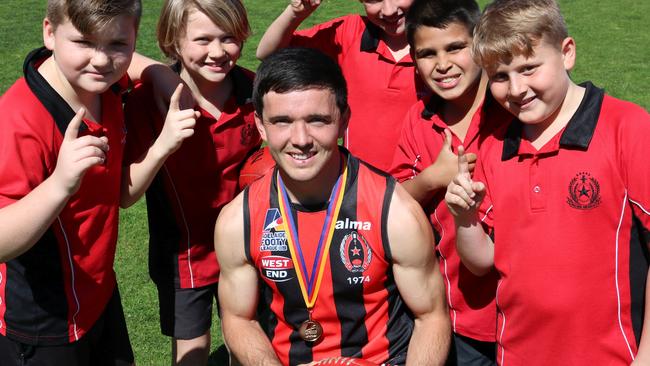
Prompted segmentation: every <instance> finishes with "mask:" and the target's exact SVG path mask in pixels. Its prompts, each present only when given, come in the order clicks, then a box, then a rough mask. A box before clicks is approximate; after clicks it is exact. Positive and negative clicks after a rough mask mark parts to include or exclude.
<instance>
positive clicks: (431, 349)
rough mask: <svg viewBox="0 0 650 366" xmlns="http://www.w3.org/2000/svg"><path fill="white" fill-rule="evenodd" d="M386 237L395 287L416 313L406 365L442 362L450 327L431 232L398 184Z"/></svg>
mask: <svg viewBox="0 0 650 366" xmlns="http://www.w3.org/2000/svg"><path fill="white" fill-rule="evenodd" d="M388 238H389V241H390V248H391V252H392V257H393V273H394V275H395V282H396V284H397V288H398V289H399V292H400V295H401V296H402V298H403V299H404V302H405V303H406V305H407V306H408V307H409V309H410V310H411V311H412V312H413V315H414V316H415V328H414V329H413V335H412V336H411V341H410V343H409V347H408V354H407V359H406V364H407V365H443V364H444V363H445V360H446V359H447V354H448V352H449V344H450V337H451V326H450V322H449V312H448V309H447V303H446V300H445V290H444V284H443V282H442V276H441V274H440V271H439V270H438V263H437V260H436V258H435V254H434V249H433V248H434V242H433V234H432V232H431V226H430V225H429V222H428V221H427V218H426V216H425V215H424V212H422V209H421V208H420V206H419V205H418V203H417V202H416V201H415V200H413V199H412V198H411V197H410V196H409V194H408V193H407V192H406V191H405V190H404V189H403V188H402V187H400V186H397V187H396V188H395V193H394V194H393V198H392V202H391V206H390V211H389V213H388Z"/></svg>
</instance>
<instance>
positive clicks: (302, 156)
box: [291, 154, 311, 160]
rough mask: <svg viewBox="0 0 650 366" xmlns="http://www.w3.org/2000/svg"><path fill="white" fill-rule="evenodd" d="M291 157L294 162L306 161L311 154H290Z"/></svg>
mask: <svg viewBox="0 0 650 366" xmlns="http://www.w3.org/2000/svg"><path fill="white" fill-rule="evenodd" d="M291 157H292V158H294V159H296V160H307V159H309V158H310V157H311V154H291Z"/></svg>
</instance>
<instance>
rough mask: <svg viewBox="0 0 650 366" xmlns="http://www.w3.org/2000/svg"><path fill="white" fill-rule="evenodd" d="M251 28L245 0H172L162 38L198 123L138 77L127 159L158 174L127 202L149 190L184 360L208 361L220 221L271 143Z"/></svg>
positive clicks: (161, 274)
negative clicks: (262, 127) (244, 174)
mask: <svg viewBox="0 0 650 366" xmlns="http://www.w3.org/2000/svg"><path fill="white" fill-rule="evenodd" d="M249 33H250V28H249V25H248V19H247V16H246V9H245V8H244V6H243V4H242V3H241V2H240V1H239V0H175V1H171V0H168V1H165V3H164V4H163V8H162V12H161V14H160V18H159V23H158V43H159V45H160V48H161V49H162V51H163V52H164V53H165V55H166V56H167V57H169V58H170V59H172V60H174V62H175V63H174V65H172V69H174V70H176V71H177V72H178V74H179V75H180V77H181V79H182V80H183V81H184V82H185V84H186V85H187V86H188V89H189V90H190V91H191V92H192V95H193V97H194V100H195V101H196V105H195V107H194V108H195V109H196V110H197V111H198V112H196V113H197V118H196V124H193V123H192V124H190V123H187V124H186V125H185V126H182V125H180V124H176V125H170V124H168V123H167V122H165V116H164V115H161V114H160V113H158V112H157V108H156V103H155V101H154V97H153V90H152V87H151V86H150V85H138V86H137V87H136V88H135V90H134V91H133V92H132V93H131V94H130V95H129V98H128V99H127V103H126V106H125V115H126V124H127V127H128V131H129V135H128V139H127V146H126V156H127V157H126V159H125V161H126V162H127V163H131V162H135V163H134V164H131V165H130V166H129V167H128V169H129V170H130V171H131V174H130V175H131V176H134V175H136V174H134V173H136V172H138V174H137V175H140V174H142V172H146V176H147V177H150V178H152V180H143V179H137V180H131V181H130V182H125V186H124V190H123V192H124V193H125V202H124V204H125V205H127V206H128V205H130V204H132V203H134V202H136V201H137V200H138V198H140V197H141V195H142V194H143V193H144V191H145V190H146V192H147V212H148V216H149V234H150V235H149V236H150V240H149V273H150V275H151V278H152V279H153V281H154V282H155V283H156V286H157V288H158V298H159V304H160V325H161V330H162V333H163V334H164V335H166V336H169V337H172V338H173V339H172V364H174V365H205V364H207V361H208V356H209V353H210V325H211V323H212V309H213V302H214V298H215V297H216V295H217V283H218V282H217V281H218V278H219V264H218V263H217V257H216V255H215V254H214V242H213V239H214V223H215V221H216V219H217V216H218V214H219V212H220V211H221V208H222V207H223V206H224V205H225V204H226V203H228V202H230V200H232V199H233V198H234V197H235V195H236V194H237V193H239V189H238V186H237V181H238V178H239V168H240V166H241V164H242V162H243V161H244V160H245V159H246V156H248V155H249V153H250V152H251V151H252V150H254V149H257V148H258V147H259V146H260V144H261V137H260V135H259V133H258V132H257V128H256V127H255V118H254V115H253V104H252V102H251V95H252V90H253V76H254V74H253V73H252V72H251V71H249V70H246V69H244V68H242V67H239V66H237V60H238V58H239V56H240V54H241V49H242V46H243V43H244V41H245V40H246V38H247V37H248V34H249ZM176 97H178V93H177V94H176V96H175V98H174V103H172V105H175V104H177V103H178V101H177V100H176ZM178 113H187V112H185V111H181V112H178ZM188 117H191V115H190V116H188ZM176 134H180V135H182V136H183V138H186V140H185V141H184V142H183V143H182V145H181V141H180V139H179V140H178V144H177V145H174V146H173V148H172V149H167V150H165V149H161V147H160V146H159V145H161V143H162V144H164V143H165V141H166V140H169V139H170V138H173V137H174V136H175V135H176ZM168 146H169V145H168ZM170 147H171V146H170ZM159 169H160V170H159ZM126 176H127V175H126V174H125V177H126ZM154 176H155V178H154ZM150 183H151V186H149V184H150Z"/></svg>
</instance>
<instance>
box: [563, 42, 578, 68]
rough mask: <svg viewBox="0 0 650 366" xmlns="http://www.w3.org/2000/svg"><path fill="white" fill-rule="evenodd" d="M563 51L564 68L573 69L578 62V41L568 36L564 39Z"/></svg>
mask: <svg viewBox="0 0 650 366" xmlns="http://www.w3.org/2000/svg"><path fill="white" fill-rule="evenodd" d="M561 52H562V59H563V62H564V68H565V69H566V70H567V71H571V70H572V69H573V67H574V66H575V64H576V41H575V40H574V39H573V38H572V37H566V38H565V39H564V40H563V41H562V48H561Z"/></svg>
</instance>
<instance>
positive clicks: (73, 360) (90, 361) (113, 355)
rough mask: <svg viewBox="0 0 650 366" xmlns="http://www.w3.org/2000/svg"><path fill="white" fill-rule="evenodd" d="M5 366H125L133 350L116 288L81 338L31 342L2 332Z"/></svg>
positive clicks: (0, 358)
mask: <svg viewBox="0 0 650 366" xmlns="http://www.w3.org/2000/svg"><path fill="white" fill-rule="evenodd" d="M0 355H2V356H0V365H2V366H60V365H66V366H95V365H100V366H109V365H110V366H118V365H119V366H126V365H132V364H133V350H132V349H131V343H130V342H129V334H128V332H127V329H126V321H125V320H124V311H123V310H122V303H121V301H120V293H119V291H118V290H117V287H116V288H115V292H113V296H112V297H111V299H110V300H109V301H108V304H107V305H106V309H104V312H103V313H102V315H101V316H100V317H99V319H98V320H97V321H96V322H95V324H94V325H93V326H92V328H90V330H89V331H88V333H86V334H85V335H84V336H83V337H81V339H80V340H78V341H76V342H72V343H68V344H64V345H60V346H31V345H27V344H23V343H20V342H17V341H14V340H12V339H9V338H7V337H4V336H2V335H0Z"/></svg>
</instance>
